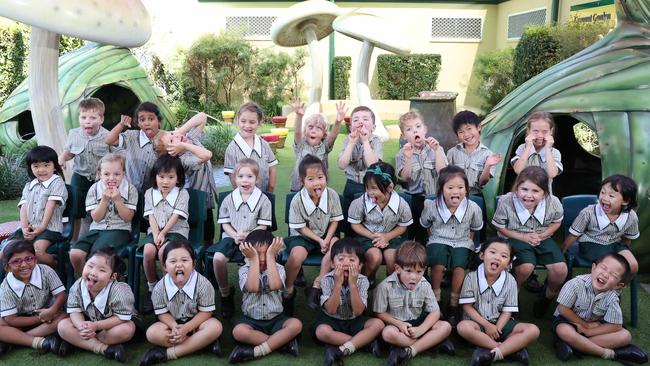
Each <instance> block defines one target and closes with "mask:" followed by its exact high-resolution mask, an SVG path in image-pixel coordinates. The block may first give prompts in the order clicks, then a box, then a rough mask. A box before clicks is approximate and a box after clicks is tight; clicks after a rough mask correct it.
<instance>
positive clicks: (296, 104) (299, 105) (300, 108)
mask: <svg viewBox="0 0 650 366" xmlns="http://www.w3.org/2000/svg"><path fill="white" fill-rule="evenodd" d="M291 108H293V111H294V112H296V114H297V115H299V116H304V115H305V103H303V102H301V101H300V100H299V99H296V100H293V101H292V102H291Z"/></svg>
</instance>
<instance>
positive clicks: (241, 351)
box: [228, 346, 254, 363]
mask: <svg viewBox="0 0 650 366" xmlns="http://www.w3.org/2000/svg"><path fill="white" fill-rule="evenodd" d="M253 358H254V353H253V347H250V346H235V349H233V350H232V352H231V353H230V357H228V362H229V363H238V362H244V361H250V360H252V359H253Z"/></svg>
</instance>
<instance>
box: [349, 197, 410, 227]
mask: <svg viewBox="0 0 650 366" xmlns="http://www.w3.org/2000/svg"><path fill="white" fill-rule="evenodd" d="M348 222H350V223H351V224H363V226H365V228H366V229H368V230H370V231H371V232H374V233H387V232H389V231H391V230H393V229H394V228H395V227H396V226H409V225H411V224H412V223H413V216H412V215H411V208H410V207H409V205H408V204H407V203H406V201H405V200H404V199H403V198H402V197H400V196H399V194H397V193H396V192H395V191H393V192H391V196H390V198H389V200H388V203H387V204H386V207H384V208H383V209H380V208H379V206H377V204H376V203H375V202H373V201H372V200H371V199H370V198H369V197H368V194H367V193H364V194H363V195H362V196H361V197H359V198H357V199H355V200H354V201H352V203H351V204H350V209H349V212H348Z"/></svg>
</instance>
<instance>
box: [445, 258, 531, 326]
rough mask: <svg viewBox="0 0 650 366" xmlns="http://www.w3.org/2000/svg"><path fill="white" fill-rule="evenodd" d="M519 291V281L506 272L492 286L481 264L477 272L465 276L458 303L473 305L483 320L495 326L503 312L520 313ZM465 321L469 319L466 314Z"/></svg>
mask: <svg viewBox="0 0 650 366" xmlns="http://www.w3.org/2000/svg"><path fill="white" fill-rule="evenodd" d="M517 291H518V290H517V281H516V280H515V278H514V277H513V276H512V275H511V274H510V273H508V272H507V271H505V270H504V271H502V272H501V273H500V274H499V277H498V278H497V280H496V281H495V282H494V283H493V284H492V285H491V286H490V285H489V284H488V282H487V279H486V277H485V268H484V267H483V263H481V264H480V265H479V267H478V269H477V270H476V271H474V272H470V273H468V274H467V275H466V276H465V280H464V281H463V287H462V289H461V291H460V299H459V300H458V303H459V304H461V305H462V304H473V307H474V309H476V310H477V311H478V312H479V314H481V316H482V317H483V318H485V319H486V320H487V321H489V322H490V323H493V324H495V323H496V321H497V320H498V319H499V317H500V316H501V313H502V312H509V313H516V312H518V311H519V305H518V299H517ZM464 319H469V316H467V314H465V315H464Z"/></svg>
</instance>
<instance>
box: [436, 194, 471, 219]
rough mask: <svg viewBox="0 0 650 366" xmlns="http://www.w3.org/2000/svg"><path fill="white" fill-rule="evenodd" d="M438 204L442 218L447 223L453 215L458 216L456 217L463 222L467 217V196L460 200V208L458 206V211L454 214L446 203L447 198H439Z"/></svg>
mask: <svg viewBox="0 0 650 366" xmlns="http://www.w3.org/2000/svg"><path fill="white" fill-rule="evenodd" d="M437 201H438V204H437V205H436V206H438V214H440V218H441V219H442V221H443V222H444V223H445V224H446V223H447V222H448V221H449V219H450V218H451V216H456V219H457V220H458V222H462V221H463V218H464V217H465V212H467V197H465V198H463V200H462V201H460V205H458V208H456V212H454V213H453V214H452V213H451V211H449V207H447V205H446V204H445V199H444V198H442V197H441V198H439V199H437Z"/></svg>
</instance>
